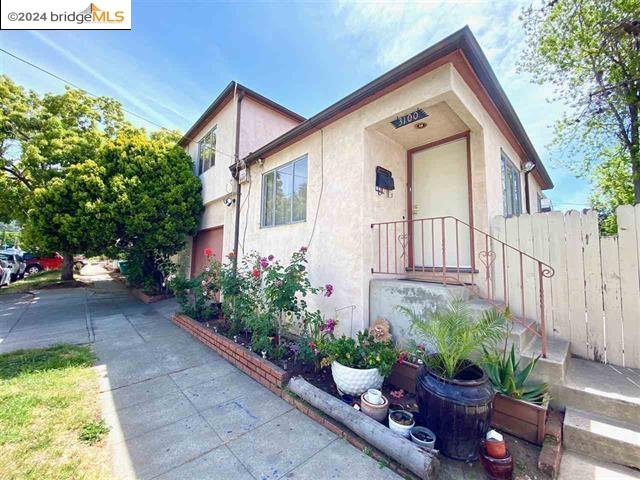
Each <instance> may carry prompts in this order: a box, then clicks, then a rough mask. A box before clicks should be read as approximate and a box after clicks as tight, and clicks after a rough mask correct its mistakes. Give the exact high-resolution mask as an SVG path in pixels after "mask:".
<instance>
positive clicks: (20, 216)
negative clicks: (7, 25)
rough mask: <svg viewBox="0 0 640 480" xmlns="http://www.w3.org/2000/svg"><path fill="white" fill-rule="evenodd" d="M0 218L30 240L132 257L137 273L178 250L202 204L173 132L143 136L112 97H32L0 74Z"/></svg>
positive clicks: (67, 253)
mask: <svg viewBox="0 0 640 480" xmlns="http://www.w3.org/2000/svg"><path fill="white" fill-rule="evenodd" d="M0 102H1V103H0V172H1V175H0V221H5V222H7V221H11V220H15V221H17V222H18V223H20V225H21V226H22V227H23V231H24V233H25V238H26V239H27V240H28V243H30V244H31V245H35V246H38V247H40V248H42V249H44V250H47V251H59V252H60V253H62V254H63V256H64V257H65V266H66V270H64V271H63V277H65V276H66V277H67V278H69V277H70V276H71V277H72V270H71V266H72V265H73V254H75V253H86V254H90V255H92V254H100V253H109V254H111V255H114V256H116V255H125V256H134V257H136V258H138V259H140V262H141V263H144V265H145V274H146V275H147V274H148V275H151V274H152V273H153V269H154V268H157V258H158V256H160V257H162V258H166V257H168V256H170V255H172V254H174V253H176V252H177V251H179V250H180V248H182V246H183V244H184V241H185V239H186V236H187V235H189V234H192V233H194V232H195V230H196V228H197V224H198V219H199V214H200V211H201V209H202V202H201V197H200V188H201V187H200V182H199V180H198V178H197V177H196V176H195V175H194V173H193V163H192V160H191V158H190V157H189V156H188V155H187V153H186V152H185V151H184V150H183V149H182V148H180V147H178V146H177V145H176V141H177V139H178V138H179V137H180V134H179V133H178V132H172V131H165V130H163V131H159V132H154V133H152V134H150V135H149V134H147V132H145V130H144V129H139V128H134V127H133V126H132V125H130V124H129V123H127V122H126V121H125V120H124V115H123V111H122V106H121V105H120V104H119V103H118V102H117V101H116V100H114V99H111V98H107V97H98V98H97V97H93V96H90V95H88V94H87V93H86V92H84V91H82V90H78V89H71V88H67V89H66V91H65V92H64V93H62V94H59V95H54V94H46V95H44V96H42V97H41V96H38V95H37V94H36V93H34V92H32V91H27V90H25V89H24V88H22V87H21V86H19V85H16V84H15V83H14V82H13V81H12V80H11V79H10V78H8V77H6V76H1V77H0Z"/></svg>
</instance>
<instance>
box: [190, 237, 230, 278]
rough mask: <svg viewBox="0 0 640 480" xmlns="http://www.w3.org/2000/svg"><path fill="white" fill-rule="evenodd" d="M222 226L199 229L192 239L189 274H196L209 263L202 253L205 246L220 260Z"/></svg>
mask: <svg viewBox="0 0 640 480" xmlns="http://www.w3.org/2000/svg"><path fill="white" fill-rule="evenodd" d="M222 232H223V228H222V227H214V228H207V229H206V230H200V231H199V232H198V234H197V235H196V236H195V238H194V239H193V251H192V257H191V275H192V276H196V275H198V274H199V273H200V272H202V270H204V268H205V267H206V266H207V265H208V264H209V259H208V258H207V257H206V255H205V254H204V250H205V249H206V248H210V249H211V251H212V252H213V256H214V257H215V258H216V259H217V260H218V261H220V262H221V261H222Z"/></svg>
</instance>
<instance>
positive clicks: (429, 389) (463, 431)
mask: <svg viewBox="0 0 640 480" xmlns="http://www.w3.org/2000/svg"><path fill="white" fill-rule="evenodd" d="M416 393H417V400H418V407H419V408H420V414H421V416H422V418H423V419H424V423H425V426H426V427H427V428H428V429H429V430H431V431H432V432H433V433H434V434H435V435H436V448H437V449H438V450H439V451H441V452H442V453H443V454H444V455H446V456H447V457H450V458H453V459H455V460H463V461H472V460H475V459H476V458H478V449H479V447H480V442H481V441H482V440H483V439H484V437H485V434H486V433H487V431H488V430H489V427H490V425H491V414H492V401H493V396H494V391H493V387H492V386H491V383H490V382H489V378H488V377H487V376H486V374H485V372H484V370H483V369H482V368H481V367H479V366H478V365H476V364H474V363H472V362H470V361H467V362H466V368H465V369H464V370H463V371H461V372H460V374H459V375H458V376H457V378H455V379H448V378H444V377H442V376H440V375H438V374H437V373H435V372H434V371H432V370H430V369H428V368H427V367H426V366H425V367H422V368H421V369H420V372H419V373H418V377H417V380H416Z"/></svg>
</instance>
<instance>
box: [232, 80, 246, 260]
mask: <svg viewBox="0 0 640 480" xmlns="http://www.w3.org/2000/svg"><path fill="white" fill-rule="evenodd" d="M235 88H236V89H237V88H238V84H237V83H236V87H235ZM243 97H244V91H243V90H240V92H238V101H237V103H236V146H235V154H234V156H235V160H236V168H235V175H234V177H235V180H236V219H235V227H234V231H233V270H234V271H236V270H237V269H238V244H239V241H240V196H241V194H242V187H241V186H240V112H241V106H242V98H243Z"/></svg>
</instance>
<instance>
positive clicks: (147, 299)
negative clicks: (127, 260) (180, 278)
mask: <svg viewBox="0 0 640 480" xmlns="http://www.w3.org/2000/svg"><path fill="white" fill-rule="evenodd" d="M109 275H110V276H111V278H113V279H114V280H115V281H117V282H120V283H122V284H124V285H126V286H127V288H128V289H129V291H130V292H131V295H133V296H134V297H136V298H137V299H138V300H140V301H141V302H143V303H146V304H149V303H156V302H160V301H162V300H166V299H167V298H172V297H173V293H163V294H158V295H148V294H146V293H145V292H144V291H143V290H142V289H140V288H136V287H132V286H131V285H129V280H128V279H127V277H126V276H124V275H122V274H120V273H118V272H115V271H112V272H110V273H109Z"/></svg>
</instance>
